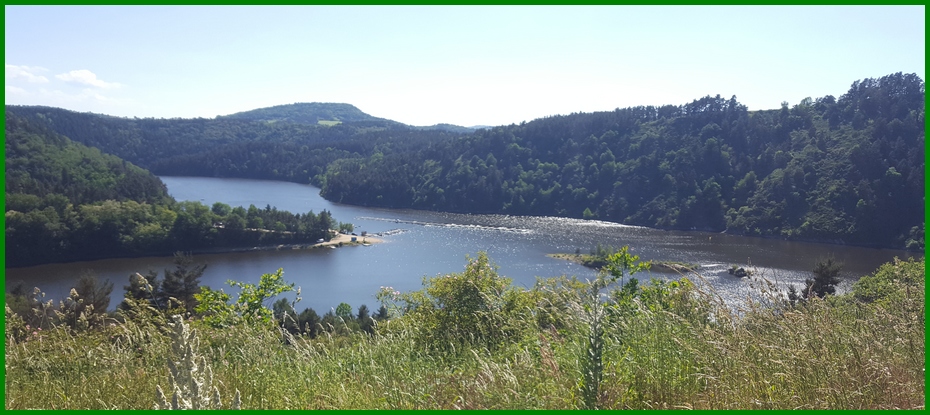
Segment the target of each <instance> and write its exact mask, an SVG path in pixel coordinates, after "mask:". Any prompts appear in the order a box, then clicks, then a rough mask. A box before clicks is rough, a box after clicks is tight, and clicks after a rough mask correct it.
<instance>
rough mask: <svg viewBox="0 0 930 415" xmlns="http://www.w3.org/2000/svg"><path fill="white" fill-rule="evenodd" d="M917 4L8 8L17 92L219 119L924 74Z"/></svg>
mask: <svg viewBox="0 0 930 415" xmlns="http://www.w3.org/2000/svg"><path fill="white" fill-rule="evenodd" d="M924 19H925V13H924V6H888V7H885V6H843V7H840V6H823V7H815V6H740V7H737V6H269V7H260V6H94V7H90V6H5V63H6V72H5V74H6V75H5V92H6V95H5V96H6V104H8V105H46V106H53V107H61V108H66V109H70V110H74V111H80V112H94V113H102V114H108V115H115V116H122V117H139V118H145V117H155V118H176V117H180V118H195V117H203V118H213V117H215V116H217V115H227V114H232V113H236V112H240V111H248V110H251V109H256V108H263V107H269V106H274V105H282V104H291V103H295V102H340V103H348V104H352V105H355V106H356V107H358V108H359V109H361V110H362V111H364V112H366V113H368V114H370V115H373V116H376V117H381V118H388V119H392V120H395V121H399V122H402V123H406V124H410V125H433V124H437V123H449V124H456V125H462V126H474V125H506V124H511V123H520V122H522V121H530V120H533V119H536V118H541V117H546V116H551V115H559V114H570V113H574V112H593V111H609V110H613V109H615V108H625V107H631V106H639V105H667V104H672V105H681V104H685V103H689V102H691V101H693V100H695V99H699V98H701V97H704V96H707V95H717V94H719V95H721V96H722V97H724V98H729V97H731V96H734V95H735V96H736V98H737V100H738V101H739V102H740V103H742V104H743V105H746V106H748V107H749V109H750V110H761V109H773V108H779V107H780V106H781V103H782V102H788V103H789V104H790V105H795V104H797V103H799V102H800V101H801V100H802V99H804V98H806V97H811V98H815V99H816V98H819V97H823V96H826V95H833V96H835V97H839V96H840V95H843V94H844V93H846V91H848V90H849V87H850V85H851V84H852V83H853V82H854V81H856V80H861V79H865V78H879V77H882V76H884V75H888V74H892V73H895V72H904V73H916V74H917V75H918V76H920V77H921V79H926V78H925V72H924V63H925V23H924Z"/></svg>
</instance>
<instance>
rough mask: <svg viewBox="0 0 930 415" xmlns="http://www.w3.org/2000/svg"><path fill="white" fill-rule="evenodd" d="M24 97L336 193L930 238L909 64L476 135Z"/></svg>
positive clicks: (145, 148)
mask: <svg viewBox="0 0 930 415" xmlns="http://www.w3.org/2000/svg"><path fill="white" fill-rule="evenodd" d="M291 109H294V108H291ZM11 111H12V112H15V113H17V114H21V115H22V116H23V117H26V118H29V119H31V120H35V121H36V122H37V123H44V124H43V125H47V126H49V128H51V129H54V130H56V131H59V132H64V134H66V135H68V136H69V137H71V138H73V139H75V140H77V141H80V142H83V143H85V144H88V145H92V146H98V147H99V148H101V149H102V150H103V151H106V152H111V153H113V154H116V155H118V156H121V157H125V158H126V159H127V160H129V161H132V162H134V163H137V164H139V165H141V166H143V167H148V168H150V169H152V171H154V172H155V173H157V174H185V175H197V176H213V177H244V178H259V179H276V180H289V181H295V182H301V183H307V182H309V183H312V184H315V185H317V186H320V187H321V188H322V192H321V194H322V195H323V196H324V197H325V198H327V199H328V200H331V201H334V202H341V203H350V204H356V205H365V206H379V207H393V208H417V209H429V210H442V211H454V212H467V213H501V214H513V215H555V216H563V217H578V218H592V219H593V218H597V219H601V220H609V221H615V222H621V223H627V224H634V225H642V226H649V227H656V228H665V229H686V230H687V229H698V230H707V231H714V232H722V231H725V232H728V233H734V234H742V235H754V236H772V237H782V238H790V239H798V240H812V241H826V242H838V243H845V244H855V245H863V246H877V247H889V248H907V249H916V250H922V249H923V244H924V243H923V239H924V238H923V232H924V230H923V228H924V215H923V212H924V202H923V192H924V184H923V183H924V81H923V80H922V79H920V78H919V77H917V76H916V75H914V74H902V73H896V74H891V75H888V76H884V77H881V78H878V79H865V80H862V81H856V82H854V83H853V84H852V86H851V87H850V89H849V90H848V91H847V92H846V93H845V94H843V95H841V96H840V97H839V98H836V97H833V96H830V95H828V96H825V97H821V98H817V99H811V98H806V99H804V100H802V101H801V102H799V103H798V104H796V105H793V106H791V105H789V104H788V103H787V102H785V103H783V104H782V107H781V108H780V109H778V110H766V111H752V112H751V111H748V109H747V108H746V106H744V105H742V104H740V103H739V102H738V101H737V100H736V97H731V98H730V99H725V98H722V97H720V96H719V95H718V96H714V97H711V96H707V97H704V98H701V99H698V100H694V101H693V102H691V103H688V104H684V105H678V106H676V105H666V106H659V107H656V106H640V107H631V108H623V109H619V108H618V109H616V110H614V111H606V112H595V113H575V114H569V115H562V116H553V117H546V118H542V119H537V120H534V121H531V122H524V123H521V124H519V125H516V124H513V125H509V126H500V127H495V128H490V129H484V130H479V131H477V132H475V133H473V134H461V133H453V132H449V131H440V130H417V129H412V128H407V127H406V126H402V125H400V126H399V125H396V124H391V123H380V124H379V123H378V122H375V121H367V122H359V123H354V122H344V123H342V124H339V125H336V126H332V127H324V126H319V125H309V124H301V123H296V122H275V123H267V122H246V121H243V120H236V119H229V118H221V119H217V120H204V119H198V120H154V119H145V120H130V119H123V118H116V117H104V116H98V115H93V114H78V113H73V112H70V111H65V110H60V109H53V108H41V107H9V106H8V107H7V112H8V113H9V112H11ZM291 118H294V117H291Z"/></svg>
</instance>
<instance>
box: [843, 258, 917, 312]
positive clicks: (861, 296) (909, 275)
mask: <svg viewBox="0 0 930 415" xmlns="http://www.w3.org/2000/svg"><path fill="white" fill-rule="evenodd" d="M925 279H926V274H925V273H924V261H923V260H918V259H916V258H909V259H907V260H906V261H905V260H900V259H898V258H895V259H894V261H892V262H890V263H887V264H884V265H882V266H881V267H879V268H878V270H876V271H875V272H874V273H873V274H872V275H867V276H864V277H862V278H860V279H859V280H858V281H856V282H855V283H853V286H852V295H853V296H854V297H855V298H856V300H858V301H862V302H866V303H872V302H879V303H883V304H888V305H890V304H893V303H895V302H897V301H899V300H901V296H902V294H903V293H904V292H905V291H907V290H911V289H913V290H914V291H915V292H918V293H919V292H923V291H924V286H925V285H926V284H925Z"/></svg>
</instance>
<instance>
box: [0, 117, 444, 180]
mask: <svg viewBox="0 0 930 415" xmlns="http://www.w3.org/2000/svg"><path fill="white" fill-rule="evenodd" d="M6 112H7V113H12V114H16V115H18V116H20V117H23V118H24V119H26V120H28V121H29V122H30V123H32V124H35V125H40V126H45V127H47V128H48V129H49V130H52V131H55V132H57V133H59V134H62V135H66V136H68V137H69V138H70V139H72V140H74V141H76V142H79V143H82V144H84V145H87V146H91V147H97V148H99V149H101V150H102V151H104V152H107V153H110V154H114V155H116V156H118V157H120V158H123V159H125V160H127V161H130V162H132V163H134V164H136V165H138V166H140V167H143V168H146V169H148V170H150V171H152V172H153V173H155V174H158V175H179V174H181V175H183V174H187V175H197V176H213V177H239V178H253V179H269V180H287V181H294V182H301V183H307V182H308V181H312V182H314V183H319V180H320V179H321V178H322V174H323V172H324V171H325V169H326V166H327V165H328V164H329V163H331V162H333V161H335V160H337V159H340V158H352V157H362V156H367V155H370V154H372V153H373V152H374V151H375V149H376V148H381V149H384V151H389V152H390V151H408V150H409V149H411V148H415V147H416V146H419V145H427V144H428V142H429V141H434V140H440V139H447V138H449V137H450V136H451V135H452V134H451V133H448V132H445V131H439V130H425V131H419V130H411V129H409V128H407V127H406V126H402V125H401V124H400V123H394V122H393V121H391V122H383V121H357V122H347V123H342V124H338V125H334V126H330V127H326V126H321V125H309V124H296V123H266V122H255V121H248V120H239V119H228V118H220V119H215V120H211V119H203V118H198V119H155V118H144V119H136V118H120V117H110V116H105V115H99V114H91V113H78V112H74V111H69V110H65V109H61V108H51V107H35V106H9V105H8V106H7V107H6Z"/></svg>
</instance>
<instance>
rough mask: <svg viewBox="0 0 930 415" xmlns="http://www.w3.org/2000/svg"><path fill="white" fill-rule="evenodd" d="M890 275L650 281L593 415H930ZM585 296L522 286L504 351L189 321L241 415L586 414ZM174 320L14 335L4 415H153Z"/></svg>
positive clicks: (907, 300)
mask: <svg viewBox="0 0 930 415" xmlns="http://www.w3.org/2000/svg"><path fill="white" fill-rule="evenodd" d="M909 264H910V265H909ZM888 267H889V269H893V270H896V271H895V272H897V271H900V270H903V271H902V272H904V273H905V274H907V275H909V276H910V277H914V278H910V279H908V278H901V277H900V275H899V277H888V275H891V274H892V273H891V272H890V271H889V272H888V273H886V274H882V275H884V276H883V277H882V278H885V279H886V280H887V281H886V282H887V284H884V283H883V284H884V285H882V287H883V288H882V290H884V291H882V295H881V298H878V299H876V298H871V297H870V299H869V301H861V299H857V298H856V293H855V292H853V293H850V294H848V295H844V296H838V297H828V299H827V300H821V299H813V300H810V301H808V302H806V303H804V304H801V305H797V306H790V305H788V304H787V303H786V302H785V301H783V300H782V299H781V298H780V297H779V296H778V295H777V293H772V295H771V297H770V298H769V299H768V300H766V301H762V300H758V299H757V300H753V301H750V302H748V303H747V305H746V306H745V307H744V308H742V309H741V310H737V312H733V310H732V309H731V308H728V307H727V306H726V305H724V304H722V303H721V302H720V301H718V300H715V299H714V298H715V297H714V295H713V293H710V292H707V291H706V290H703V289H699V288H698V287H696V286H695V285H693V284H690V283H688V282H687V281H682V282H676V283H674V284H672V283H658V282H657V283H654V284H644V285H643V286H642V291H641V293H640V294H639V295H638V296H636V297H635V298H634V299H633V300H632V301H628V302H623V303H622V306H619V305H616V304H618V303H605V304H604V307H606V308H605V310H606V313H605V315H604V316H603V318H602V319H601V320H600V321H601V323H602V327H601V333H602V336H601V339H602V340H603V344H602V345H601V347H602V349H601V351H600V353H601V354H602V362H603V367H602V368H601V377H600V379H599V382H598V383H599V384H598V389H597V391H598V394H597V396H596V398H597V406H598V407H599V408H609V409H627V408H630V409H647V408H692V409H722V408H727V409H729V408H745V409H755V408H766V409H768V408H785V409H792V408H805V409H822V408H823V409H826V408H831V409H837V408H842V409H885V408H923V405H924V283H923V264H922V263H916V262H911V263H907V262H900V263H897V264H894V265H889V266H888ZM886 271H887V270H886ZM877 274H879V273H877ZM899 274H900V273H899ZM911 274H913V275H911ZM895 275H898V274H895ZM584 289H585V287H584V286H583V284H580V283H571V282H570V281H569V280H562V281H561V283H557V281H555V280H550V281H548V282H547V283H545V284H539V285H537V287H535V288H532V289H528V290H523V292H522V293H521V294H520V295H523V296H525V298H523V299H521V300H520V301H523V302H525V304H526V305H525V306H524V308H523V309H521V310H518V311H514V312H512V313H510V314H503V315H499V316H497V317H496V318H498V319H510V321H509V322H508V324H507V325H508V327H523V328H524V329H523V330H520V331H508V332H507V337H506V338H505V339H504V341H502V342H501V343H496V345H495V346H494V347H490V346H488V345H487V344H486V343H481V342H474V341H471V342H469V341H462V342H460V343H458V344H454V345H451V346H452V347H451V348H449V349H448V350H447V349H437V348H432V347H428V345H424V344H423V339H424V338H428V337H424V333H426V332H427V331H428V330H429V327H426V326H424V325H423V324H422V321H418V320H415V319H411V318H407V316H405V317H400V318H395V319H392V320H390V321H388V322H383V323H380V325H379V326H378V327H377V330H376V331H377V333H378V334H376V335H375V336H369V335H367V334H364V333H357V332H355V333H350V334H348V335H331V334H327V333H324V334H323V335H321V336H320V337H317V338H316V339H309V338H306V337H300V336H296V337H295V336H292V335H290V334H287V333H283V332H282V331H281V330H279V329H278V328H277V327H275V326H273V325H265V324H261V323H253V324H241V325H238V326H235V327H231V328H226V329H216V328H211V327H208V326H207V325H205V324H202V323H201V322H200V321H198V320H196V319H195V320H194V321H192V322H190V324H191V325H192V326H193V327H194V328H195V329H196V330H197V336H198V337H199V339H200V347H199V354H200V355H201V356H203V358H204V360H205V363H206V364H207V365H209V366H210V367H211V368H212V372H213V383H214V385H215V386H216V387H217V389H218V391H219V393H220V394H221V395H222V396H223V397H225V398H226V399H227V400H228V399H229V398H230V397H232V396H234V395H235V391H236V390H238V391H240V393H241V407H242V408H243V409H483V408H489V409H522V408H542V409H575V408H581V407H584V399H582V398H583V397H582V396H580V393H581V392H580V391H579V385H580V384H581V382H583V377H584V372H585V370H587V369H588V367H587V366H586V364H585V359H584V356H585V353H588V352H589V351H590V345H591V343H590V338H589V337H590V336H591V333H592V332H591V331H590V327H589V326H586V325H585V324H584V323H583V318H582V317H583V316H581V315H578V314H577V311H572V310H576V308H572V307H569V306H566V305H565V304H564V302H565V301H577V299H578V298H583V297H584V293H583V292H578V290H584ZM521 304H522V303H521ZM165 321H167V320H165V319H163V320H160V322H159V321H138V319H127V320H126V321H124V322H119V323H116V322H114V323H112V324H111V325H105V326H104V327H103V328H101V329H98V330H90V331H83V332H74V331H72V330H70V329H67V328H63V327H62V328H55V329H51V330H45V331H43V332H41V333H37V334H36V335H32V334H31V333H30V334H29V335H27V336H26V338H25V339H24V340H17V339H14V338H13V337H11V336H8V337H7V341H6V350H5V353H6V367H5V370H6V408H7V409H25V408H44V409H148V408H152V407H153V404H154V403H155V402H154V397H155V393H156V387H157V385H162V386H165V385H169V384H170V382H169V369H168V366H167V365H166V358H167V357H168V356H171V355H172V353H173V352H172V349H171V348H172V346H171V336H170V333H169V332H168V329H169V327H168V326H167V325H165V324H163V323H164V322H165ZM452 349H454V350H452ZM437 350H442V351H441V352H440V351H437ZM166 393H167V390H166Z"/></svg>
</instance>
